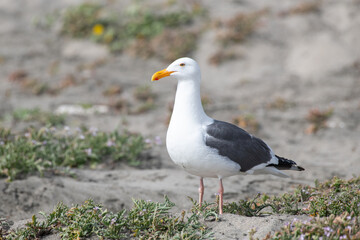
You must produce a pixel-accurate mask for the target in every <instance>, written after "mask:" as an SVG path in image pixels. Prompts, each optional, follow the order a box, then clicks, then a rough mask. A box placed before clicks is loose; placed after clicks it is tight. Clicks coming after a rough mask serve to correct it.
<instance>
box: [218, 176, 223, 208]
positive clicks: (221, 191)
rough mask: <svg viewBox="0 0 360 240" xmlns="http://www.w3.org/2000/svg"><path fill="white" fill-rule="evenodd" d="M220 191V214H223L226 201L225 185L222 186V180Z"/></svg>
mask: <svg viewBox="0 0 360 240" xmlns="http://www.w3.org/2000/svg"><path fill="white" fill-rule="evenodd" d="M219 180H220V189H219V197H220V198H219V214H223V203H224V200H223V194H224V187H223V184H222V179H221V178H220V179H219Z"/></svg>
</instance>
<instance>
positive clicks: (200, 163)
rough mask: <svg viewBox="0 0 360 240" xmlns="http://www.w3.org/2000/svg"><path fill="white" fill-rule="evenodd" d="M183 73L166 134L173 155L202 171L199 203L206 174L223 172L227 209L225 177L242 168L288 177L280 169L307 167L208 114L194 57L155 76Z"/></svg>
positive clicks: (186, 166) (187, 166) (189, 169)
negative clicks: (201, 94) (204, 107)
mask: <svg viewBox="0 0 360 240" xmlns="http://www.w3.org/2000/svg"><path fill="white" fill-rule="evenodd" d="M168 76H172V77H174V78H176V79H177V81H178V82H177V89H176V96H175V103H174V108H173V113H172V116H171V120H170V123H169V127H168V130H167V135H166V147H167V151H168V153H169V155H170V158H171V159H172V161H173V162H174V163H175V164H176V165H178V166H180V167H181V168H183V169H184V170H185V171H187V172H189V173H190V174H193V175H196V176H199V177H200V187H199V205H200V207H201V204H202V201H203V195H204V183H203V178H218V179H219V183H220V188H219V214H222V213H223V193H224V187H223V184H222V179H223V178H226V177H229V176H233V175H239V174H272V175H276V176H279V177H288V175H286V174H285V173H283V172H282V171H280V170H295V171H303V170H305V169H304V168H302V167H300V166H298V165H297V164H296V163H295V162H294V161H292V160H289V159H286V158H283V157H279V156H277V155H275V154H274V152H273V151H272V149H271V148H270V147H269V146H268V145H267V144H266V143H265V142H264V141H263V140H261V139H259V138H257V137H255V136H253V135H251V134H249V133H248V132H246V131H245V130H244V129H242V128H239V127H238V126H235V125H233V124H231V123H227V122H223V121H219V120H215V119H213V118H211V117H209V116H207V115H206V113H205V111H204V109H203V107H202V104H201V97H200V80H201V73H200V67H199V65H198V63H197V62H196V61H195V60H193V59H191V58H187V57H184V58H179V59H177V60H175V61H174V62H173V63H171V64H170V65H169V66H168V67H167V68H166V69H163V70H161V71H158V72H156V73H154V75H153V76H152V78H151V80H152V81H157V80H159V79H161V78H164V77H168Z"/></svg>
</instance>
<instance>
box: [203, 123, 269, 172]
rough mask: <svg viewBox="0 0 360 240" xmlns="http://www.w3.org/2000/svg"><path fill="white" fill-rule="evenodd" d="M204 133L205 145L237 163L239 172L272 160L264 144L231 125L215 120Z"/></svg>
mask: <svg viewBox="0 0 360 240" xmlns="http://www.w3.org/2000/svg"><path fill="white" fill-rule="evenodd" d="M206 133H207V136H206V139H205V143H206V145H207V146H209V147H211V148H215V149H217V150H218V151H219V154H220V155H222V156H225V157H228V158H229V159H231V160H232V161H234V162H236V163H238V164H239V165H240V167H241V169H240V171H241V172H246V171H248V170H249V169H251V168H253V167H255V166H257V165H259V164H262V163H268V162H269V161H270V160H271V158H272V157H271V150H270V149H269V147H268V146H267V145H266V143H264V142H263V141H262V140H261V139H259V138H256V137H254V136H252V135H250V134H249V133H248V132H246V131H245V130H243V129H241V128H239V127H237V126H235V125H233V124H230V123H227V122H222V121H217V120H215V121H214V123H212V124H210V125H208V126H207V127H206Z"/></svg>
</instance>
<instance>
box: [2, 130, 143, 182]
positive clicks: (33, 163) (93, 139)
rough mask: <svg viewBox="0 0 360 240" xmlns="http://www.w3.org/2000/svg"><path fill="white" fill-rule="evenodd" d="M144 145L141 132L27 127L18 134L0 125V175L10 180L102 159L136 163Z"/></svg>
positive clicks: (97, 162) (93, 162) (99, 161)
mask: <svg viewBox="0 0 360 240" xmlns="http://www.w3.org/2000/svg"><path fill="white" fill-rule="evenodd" d="M145 146H146V144H145V142H144V139H143V137H142V136H140V135H133V134H129V133H121V134H120V133H119V132H117V131H114V132H111V133H105V132H100V131H98V130H97V129H95V128H90V129H86V128H83V129H80V128H78V129H76V130H73V131H72V130H71V129H70V128H69V127H67V126H65V127H64V128H63V129H56V128H55V127H51V128H41V129H39V130H36V129H33V128H29V129H28V131H26V133H25V134H20V135H16V134H13V133H11V131H10V130H6V129H1V128H0V175H2V176H6V177H7V178H8V180H13V179H15V178H18V177H21V176H23V175H26V174H30V173H34V172H39V173H40V174H43V172H44V171H45V170H55V169H57V168H59V167H81V166H94V165H96V164H99V163H101V162H104V161H109V162H125V163H127V164H130V165H134V166H137V165H139V164H140V163H141V160H140V159H141V157H140V155H141V154H142V153H143V151H144V149H145Z"/></svg>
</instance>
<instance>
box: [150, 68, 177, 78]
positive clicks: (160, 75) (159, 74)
mask: <svg viewBox="0 0 360 240" xmlns="http://www.w3.org/2000/svg"><path fill="white" fill-rule="evenodd" d="M173 72H174V71H168V70H166V69H163V70H161V71H158V72H156V73H154V75H152V77H151V81H157V80H159V79H160V78H164V77H167V76H170V74H172V73H173Z"/></svg>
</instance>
